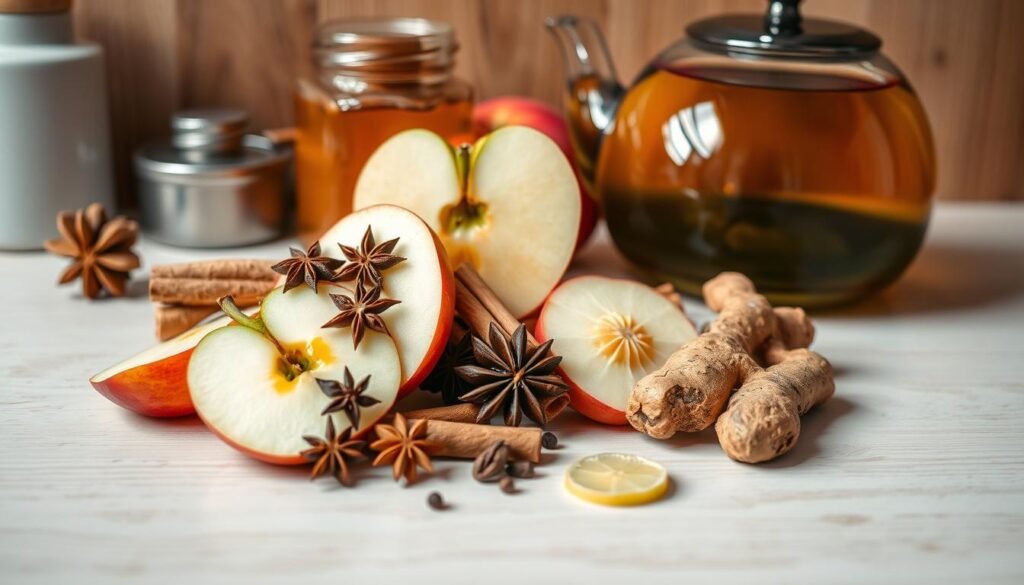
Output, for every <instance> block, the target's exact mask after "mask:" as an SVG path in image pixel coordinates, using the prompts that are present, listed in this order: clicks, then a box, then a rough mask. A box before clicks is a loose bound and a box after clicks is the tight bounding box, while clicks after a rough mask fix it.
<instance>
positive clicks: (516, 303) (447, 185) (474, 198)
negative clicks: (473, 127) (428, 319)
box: [354, 126, 580, 317]
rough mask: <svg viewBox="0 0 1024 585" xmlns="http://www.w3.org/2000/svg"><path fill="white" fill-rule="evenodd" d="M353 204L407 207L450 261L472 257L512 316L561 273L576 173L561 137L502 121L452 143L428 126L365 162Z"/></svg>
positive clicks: (570, 242)
mask: <svg viewBox="0 0 1024 585" xmlns="http://www.w3.org/2000/svg"><path fill="white" fill-rule="evenodd" d="M354 197H355V202H354V203H355V208H356V209H362V208H365V207H368V206H371V205H376V204H380V203H392V204H395V205H400V206H402V207H405V208H407V209H409V210H411V211H413V212H415V213H416V214H418V215H419V216H420V217H422V218H423V220H424V221H426V222H427V224H428V225H429V226H430V227H431V228H432V229H433V230H434V231H435V232H437V234H438V235H439V236H440V238H441V241H442V242H444V246H445V248H446V249H447V250H448V257H449V259H450V260H451V262H452V265H453V268H458V267H459V266H460V265H461V264H462V263H463V262H469V263H471V264H472V265H473V267H474V268H476V269H477V271H478V272H479V273H480V275H481V276H482V277H483V279H484V280H485V281H487V283H488V284H489V285H490V286H491V288H493V289H494V291H495V293H496V294H497V295H498V296H499V297H500V298H501V299H502V301H504V303H505V305H506V306H508V308H509V309H510V310H511V311H512V312H513V313H514V314H516V315H517V316H520V317H522V316H525V315H528V314H530V313H531V312H533V311H534V310H535V309H536V308H537V307H538V306H539V305H540V303H541V302H542V301H543V300H544V298H545V297H546V296H547V295H548V293H549V292H551V289H553V288H554V287H555V285H556V284H558V281H559V280H560V279H561V278H562V275H563V274H564V273H565V269H566V267H567V266H568V265H569V261H570V260H571V259H572V255H573V250H574V248H575V246H576V239H577V234H578V232H579V227H580V194H579V185H578V184H577V182H576V176H575V175H574V174H573V170H572V167H571V166H570V165H569V162H568V160H567V159H566V157H565V155H563V154H562V152H561V150H559V148H558V145H557V144H555V143H554V142H553V141H552V140H551V139H550V138H548V137H547V136H545V135H544V134H542V133H540V132H538V131H536V130H534V129H532V128H526V127H525V126H506V127H504V128H501V129H498V130H496V131H494V132H492V133H491V134H488V135H487V136H484V137H483V138H481V139H480V140H478V141H477V142H476V144H474V145H473V146H469V145H463V146H461V147H459V148H457V149H452V147H451V146H449V145H448V144H447V143H446V142H445V141H444V139H443V138H441V137H440V136H438V135H436V134H434V133H432V132H429V131H427V130H407V131H405V132H400V133H399V134H396V135H395V136H393V137H391V138H390V139H388V141H387V142H385V143H384V144H382V145H381V146H380V147H379V148H378V149H377V150H376V151H375V152H374V153H373V155H372V156H370V159H369V160H368V161H367V163H366V165H365V166H364V167H363V170H362V173H361V174H360V176H359V180H358V181H357V183H356V189H355V196H354Z"/></svg>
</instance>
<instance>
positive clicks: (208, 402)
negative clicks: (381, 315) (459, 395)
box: [188, 285, 402, 465]
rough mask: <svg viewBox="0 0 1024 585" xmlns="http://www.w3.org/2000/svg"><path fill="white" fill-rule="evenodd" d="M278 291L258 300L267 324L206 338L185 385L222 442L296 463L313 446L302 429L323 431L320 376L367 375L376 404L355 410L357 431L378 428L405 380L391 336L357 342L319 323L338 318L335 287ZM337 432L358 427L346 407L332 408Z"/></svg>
mask: <svg viewBox="0 0 1024 585" xmlns="http://www.w3.org/2000/svg"><path fill="white" fill-rule="evenodd" d="M332 291H333V292H336V293H337V292H342V291H340V290H338V289H334V288H333V287H327V286H323V285H321V286H320V287H319V292H318V293H313V291H311V290H309V289H306V288H296V289H293V290H291V291H289V292H288V293H284V292H282V289H280V288H277V289H274V290H273V291H272V292H271V293H270V294H269V295H267V297H266V298H265V299H264V300H263V303H262V304H261V306H260V317H261V320H260V321H259V322H258V324H260V325H262V327H263V328H265V332H264V333H261V332H260V331H257V330H255V329H253V328H250V327H249V326H239V327H225V328H223V329H219V330H217V331H214V332H212V333H210V334H209V335H207V336H206V337H205V338H203V340H202V341H201V342H200V343H199V345H198V346H197V347H196V349H195V351H194V352H193V354H192V359H191V360H190V361H189V366H188V385H189V390H190V392H191V396H192V402H193V403H194V404H195V408H196V412H197V413H198V414H199V417H200V418H202V420H203V422H205V423H206V425H207V426H208V427H210V429H211V430H212V431H213V432H214V433H216V434H217V436H219V437H220V438H221V439H223V440H224V441H225V442H226V443H228V444H229V445H231V446H232V447H235V448H236V449H238V450H240V451H242V452H243V453H245V454H246V455H249V456H250V457H254V458H256V459H259V460H261V461H266V462H269V463H277V464H283V465H294V464H299V463H302V462H303V461H304V460H303V458H302V456H301V455H300V453H301V451H302V450H303V449H305V448H306V447H308V445H307V444H306V442H305V441H304V440H303V439H302V437H303V435H313V436H320V435H322V434H323V429H324V424H325V422H324V416H323V415H322V414H321V413H322V411H323V410H324V408H325V407H326V406H327V405H328V403H329V402H330V398H328V397H327V396H326V395H325V394H324V392H323V391H322V390H321V389H320V385H319V384H318V383H317V379H323V380H338V381H342V380H344V373H345V369H346V368H348V370H349V371H350V372H351V375H352V377H353V378H355V380H356V381H359V380H362V379H363V378H365V377H367V376H369V378H370V379H369V385H368V388H367V390H366V391H365V396H369V397H372V398H373V399H375V400H376V403H375V404H373V405H372V406H367V407H361V408H360V409H359V424H358V426H357V427H356V428H355V429H353V433H354V434H361V433H363V432H365V431H366V430H367V429H369V428H370V427H372V426H373V424H374V423H375V422H376V421H378V420H379V419H380V418H381V417H382V416H384V415H385V414H386V413H387V411H388V410H389V409H390V408H391V406H392V405H393V404H394V402H395V399H396V398H397V396H398V387H399V384H400V383H401V379H402V370H401V364H400V362H399V357H398V351H397V350H396V349H395V344H394V342H392V341H391V339H390V338H389V337H388V336H386V335H383V334H379V333H376V332H373V331H369V332H367V333H366V336H365V337H364V339H363V340H362V342H361V343H360V344H359V348H358V349H353V347H352V336H351V332H350V331H349V330H347V329H323V328H321V325H323V324H324V323H325V322H327V321H328V320H330V319H331V317H333V316H334V315H335V314H337V312H338V311H337V309H336V308H335V306H334V304H333V303H332V302H331V300H330V297H329V293H330V292H332ZM326 416H330V417H332V418H333V420H334V425H335V427H336V428H337V430H338V432H339V433H340V432H343V431H345V430H346V429H348V428H349V427H351V426H352V424H351V423H350V421H349V419H348V417H347V416H346V415H345V414H344V413H342V412H338V413H332V414H328V415H326Z"/></svg>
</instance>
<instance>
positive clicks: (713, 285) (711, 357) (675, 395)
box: [626, 272, 835, 463]
mask: <svg viewBox="0 0 1024 585" xmlns="http://www.w3.org/2000/svg"><path fill="white" fill-rule="evenodd" d="M703 292H704V299H705V301H706V302H707V304H708V306H709V307H710V308H711V309H712V310H714V311H718V313H719V314H718V318H717V319H716V320H715V321H714V322H712V323H711V325H710V327H709V328H708V330H707V332H705V333H703V334H702V335H700V336H699V337H698V338H697V339H695V340H693V341H691V342H689V343H687V344H686V345H684V346H683V347H681V348H680V349H679V350H678V351H676V352H675V353H674V354H672V356H671V357H669V359H668V361H667V362H666V363H665V365H664V366H662V367H661V368H660V369H658V370H657V371H655V372H652V373H651V374H648V375H647V376H645V377H643V378H641V379H640V380H639V381H637V383H636V385H635V386H634V387H633V392H632V394H631V395H630V399H629V404H628V406H627V408H626V418H627V420H629V422H630V424H631V425H633V427H634V428H636V429H637V430H639V431H642V432H644V433H646V434H648V435H650V436H652V437H655V438H659V439H667V438H669V437H671V436H672V435H673V434H675V433H676V432H680V431H685V432H695V431H700V430H703V429H706V428H707V427H709V426H711V424H712V423H715V421H716V419H717V421H718V422H717V424H716V425H715V430H716V432H717V433H718V437H719V441H720V442H721V444H722V448H723V449H724V450H725V452H726V453H727V454H728V455H729V456H730V457H732V458H733V459H736V460H737V461H744V462H748V463H758V462H762V461H767V460H769V459H772V458H774V457H777V456H779V455H781V454H783V453H785V452H786V451H788V450H789V449H791V448H792V447H793V445H794V444H796V440H797V437H798V436H799V434H800V415H801V414H803V413H804V412H806V411H807V410H809V409H810V408H811V407H812V406H814V405H815V404H819V403H821V402H823V401H825V400H827V399H828V398H829V397H830V396H832V394H833V392H834V391H835V385H834V383H833V380H832V367H831V365H829V363H828V361H827V360H825V358H823V357H821V356H820V355H818V354H816V353H814V352H812V351H809V350H807V349H806V347H807V346H808V345H810V343H811V341H812V340H813V339H814V326H813V324H812V323H811V321H810V319H809V318H808V317H807V315H806V314H805V313H804V312H803V310H801V309H796V308H790V307H779V308H772V306H771V305H770V304H769V303H768V300H767V299H765V298H764V297H763V296H762V295H759V294H757V291H756V290H755V289H754V285H753V283H752V282H751V281H750V280H749V279H748V278H747V277H745V276H743V275H742V274H737V273H731V272H726V273H722V274H720V275H718V276H717V277H715V278H713V279H711V280H709V281H708V282H707V283H705V285H704V289H703ZM762 364H763V365H764V366H767V367H763V366H762ZM736 388H739V390H738V391H737V392H736V394H734V395H733V396H732V398H731V399H730V398H729V397H730V394H732V392H733V390H734V389H736ZM727 401H728V408H727V409H726V410H725V413H724V414H723V413H722V410H723V409H724V408H725V407H726V402H727ZM720 415H721V416H720Z"/></svg>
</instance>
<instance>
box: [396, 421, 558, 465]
mask: <svg viewBox="0 0 1024 585" xmlns="http://www.w3.org/2000/svg"><path fill="white" fill-rule="evenodd" d="M415 423H416V421H415V420H409V424H410V425H412V424H415ZM543 435H544V431H543V430H542V429H539V428H537V427H497V426H495V427H491V426H487V425H474V424H467V423H458V422H448V421H443V420H431V421H430V422H428V423H427V432H426V436H425V437H424V438H425V439H426V440H428V441H431V442H434V443H436V444H437V445H438V446H439V449H438V451H437V452H435V453H434V455H437V456H439V457H457V458H459V459H475V458H476V456H477V455H479V454H480V453H483V451H484V450H485V449H487V448H488V447H490V446H491V445H492V444H494V442H495V441H499V440H503V441H505V444H506V445H508V447H509V451H510V453H511V456H512V459H515V460H518V461H529V462H531V463H540V448H541V440H542V437H543Z"/></svg>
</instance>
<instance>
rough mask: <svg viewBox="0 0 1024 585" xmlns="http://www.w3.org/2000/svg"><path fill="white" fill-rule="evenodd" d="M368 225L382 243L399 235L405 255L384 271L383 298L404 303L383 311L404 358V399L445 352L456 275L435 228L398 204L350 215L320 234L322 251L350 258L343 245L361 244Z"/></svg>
mask: <svg viewBox="0 0 1024 585" xmlns="http://www.w3.org/2000/svg"><path fill="white" fill-rule="evenodd" d="M367 228H369V229H371V230H372V234H373V237H374V241H375V242H377V243H381V242H385V241H387V240H391V239H394V238H398V243H397V245H396V246H395V249H394V250H392V253H393V254H395V255H397V256H402V257H404V258H405V261H404V262H401V263H399V264H396V265H395V266H392V267H390V268H388V269H387V270H386V271H385V272H383V273H382V275H381V287H382V292H383V296H384V297H386V298H392V299H398V300H399V301H401V302H400V304H398V305H395V306H394V307H391V308H390V309H388V311H387V312H386V313H383V314H382V315H381V317H382V318H383V319H384V322H385V323H386V324H387V326H388V330H389V331H390V332H391V335H392V336H393V339H394V342H395V345H396V346H397V347H398V355H399V357H400V358H401V362H402V372H403V373H402V387H401V390H400V391H399V396H400V397H401V396H405V395H406V394H408V393H410V392H412V391H413V390H415V389H416V388H417V387H418V386H419V385H420V382H422V381H423V379H424V378H426V377H427V374H429V373H430V371H431V370H432V369H433V368H434V364H436V363H437V360H438V359H440V357H441V355H442V353H443V352H444V347H445V342H446V341H447V340H448V334H449V333H451V328H452V319H453V318H454V315H455V276H454V275H453V274H452V269H451V266H449V264H448V257H447V255H446V254H445V251H444V245H443V244H442V243H441V240H439V239H438V237H437V235H436V234H435V233H434V231H433V230H431V229H430V227H428V226H427V224H426V223H424V221H423V220H422V219H420V218H419V217H418V216H417V215H416V214H415V213H412V212H410V211H409V210H407V209H403V208H401V207H397V206H394V205H374V206H372V207H367V208H366V209H362V210H360V211H357V212H355V213H352V214H350V215H348V216H346V217H345V218H344V219H342V220H341V221H339V222H338V223H336V224H334V227H332V228H331V229H329V230H327V232H326V233H324V235H323V236H322V237H321V238H320V248H321V250H322V253H323V254H324V255H326V256H330V257H332V258H339V259H345V256H344V254H342V251H341V247H340V246H339V244H342V245H345V246H350V247H358V246H359V245H360V241H361V240H362V238H363V234H365V233H366V230H367Z"/></svg>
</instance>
